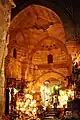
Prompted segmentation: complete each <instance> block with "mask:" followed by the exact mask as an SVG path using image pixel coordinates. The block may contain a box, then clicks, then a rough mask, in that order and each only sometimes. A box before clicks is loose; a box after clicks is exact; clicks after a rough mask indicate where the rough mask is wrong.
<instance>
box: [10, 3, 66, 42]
mask: <svg viewBox="0 0 80 120" xmlns="http://www.w3.org/2000/svg"><path fill="white" fill-rule="evenodd" d="M24 21H25V22H24ZM35 29H36V31H39V30H40V31H43V33H44V36H46V35H47V34H49V35H50V36H54V37H58V39H60V40H61V41H63V42H65V41H66V38H65V32H64V27H63V23H62V21H61V19H60V18H59V16H58V15H57V14H56V13H55V12H53V11H52V10H50V9H49V8H46V7H43V6H40V5H30V6H28V7H27V8H25V9H24V10H22V11H21V12H20V13H19V14H18V15H17V16H16V17H14V19H13V20H12V21H11V25H10V29H9V33H11V36H12V35H13V34H14V33H15V35H16V32H15V31H16V30H18V31H21V32H23V30H26V31H29V33H30V31H31V30H35ZM54 29H55V30H54ZM51 31H52V32H51ZM53 31H54V32H53ZM55 31H56V32H55ZM23 34H24V33H23ZM33 34H34V33H33ZM15 35H13V36H15ZM23 36H24V39H25V41H26V38H25V35H23ZM40 36H42V35H40ZM42 38H43V37H42ZM38 39H39V38H38ZM28 41H30V40H28Z"/></svg>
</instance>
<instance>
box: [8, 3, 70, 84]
mask: <svg viewBox="0 0 80 120" xmlns="http://www.w3.org/2000/svg"><path fill="white" fill-rule="evenodd" d="M24 21H25V22H24ZM9 33H10V42H9V45H8V51H9V52H8V58H9V60H10V63H9V64H8V66H7V70H8V72H7V76H10V77H16V78H17V79H19V78H20V77H24V79H26V80H30V81H31V80H35V81H37V84H38V85H37V86H40V84H41V83H40V82H42V81H43V79H44V78H46V79H48V78H49V77H53V78H54V76H55V78H54V79H57V80H59V81H60V82H61V81H64V82H65V80H64V79H65V77H66V76H67V75H69V74H71V65H72V61H71V56H70V55H69V54H68V50H67V48H66V45H65V42H66V36H65V31H64V27H63V23H62V21H61V19H60V18H59V16H58V15H57V14H56V13H55V12H53V11H52V10H50V9H48V8H46V7H43V6H40V5H30V6H28V7H27V8H25V9H24V10H23V11H21V12H20V13H19V14H18V15H17V16H16V17H15V18H14V19H13V20H12V22H11V25H10V29H9ZM14 48H16V50H17V58H16V59H15V58H13V50H14ZM49 54H51V55H52V56H53V58H54V59H53V61H54V62H53V63H52V64H48V61H47V57H48V55H49ZM11 68H13V69H11ZM15 68H16V69H15ZM63 74H64V75H63Z"/></svg>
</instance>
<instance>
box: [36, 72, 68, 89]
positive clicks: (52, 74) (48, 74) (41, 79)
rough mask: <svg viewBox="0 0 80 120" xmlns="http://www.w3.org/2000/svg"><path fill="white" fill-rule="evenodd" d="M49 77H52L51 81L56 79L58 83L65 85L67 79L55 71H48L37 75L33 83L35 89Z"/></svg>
mask: <svg viewBox="0 0 80 120" xmlns="http://www.w3.org/2000/svg"><path fill="white" fill-rule="evenodd" d="M50 78H53V81H54V80H57V81H58V83H59V84H61V83H63V84H65V85H67V80H66V78H65V76H64V75H62V74H60V73H58V72H56V71H49V72H46V73H44V74H42V75H41V76H39V78H38V79H37V80H36V82H35V85H34V87H35V89H40V86H41V85H42V83H43V82H44V81H46V80H49V79H50Z"/></svg>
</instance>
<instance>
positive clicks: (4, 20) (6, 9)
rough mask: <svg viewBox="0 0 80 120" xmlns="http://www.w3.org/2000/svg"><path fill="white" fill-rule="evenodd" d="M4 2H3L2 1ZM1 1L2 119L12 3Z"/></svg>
mask: <svg viewBox="0 0 80 120" xmlns="http://www.w3.org/2000/svg"><path fill="white" fill-rule="evenodd" d="M2 3H3V2H2ZM2 3H1V2H0V120H1V116H2V114H3V113H4V105H5V104H4V103H5V96H4V95H5V86H4V83H5V76H4V61H5V57H6V55H7V44H8V41H9V39H8V38H9V36H8V34H7V31H8V27H9V25H10V12H11V10H10V9H11V6H10V4H8V3H7V1H6V3H5V2H4V4H2Z"/></svg>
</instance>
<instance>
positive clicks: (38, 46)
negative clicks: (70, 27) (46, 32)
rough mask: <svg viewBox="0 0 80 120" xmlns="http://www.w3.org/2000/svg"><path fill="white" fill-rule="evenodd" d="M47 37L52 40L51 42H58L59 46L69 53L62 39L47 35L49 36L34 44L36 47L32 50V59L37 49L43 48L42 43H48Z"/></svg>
mask: <svg viewBox="0 0 80 120" xmlns="http://www.w3.org/2000/svg"><path fill="white" fill-rule="evenodd" d="M47 39H49V40H50V41H51V43H54V42H55V44H58V47H60V48H61V49H62V50H63V51H64V52H65V53H66V55H68V50H67V48H66V45H65V44H64V43H63V42H62V41H60V40H58V39H56V38H55V37H52V36H47V37H45V38H43V39H42V40H40V41H39V42H38V43H37V44H36V45H35V46H34V48H33V49H32V50H31V53H30V60H31V59H32V57H33V55H34V53H35V52H36V51H37V50H40V49H41V44H42V43H44V42H45V43H46V40H47Z"/></svg>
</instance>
